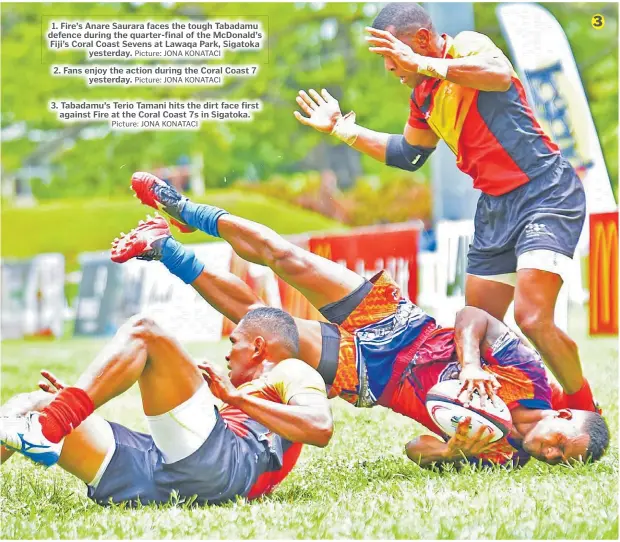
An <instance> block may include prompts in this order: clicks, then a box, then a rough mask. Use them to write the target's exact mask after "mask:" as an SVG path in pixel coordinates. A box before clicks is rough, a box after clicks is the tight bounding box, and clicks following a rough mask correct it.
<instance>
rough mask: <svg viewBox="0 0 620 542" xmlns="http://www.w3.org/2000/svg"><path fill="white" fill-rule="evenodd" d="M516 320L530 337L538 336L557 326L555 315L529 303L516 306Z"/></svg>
mask: <svg viewBox="0 0 620 542" xmlns="http://www.w3.org/2000/svg"><path fill="white" fill-rule="evenodd" d="M515 322H516V324H517V325H518V326H519V329H520V330H521V331H522V332H523V333H524V334H525V336H526V337H528V338H535V337H538V336H540V335H542V334H544V333H546V332H548V331H549V330H550V329H553V328H555V322H554V321H553V315H548V314H546V313H545V312H544V311H541V310H540V309H538V308H537V307H531V306H527V305H525V306H519V305H516V306H515Z"/></svg>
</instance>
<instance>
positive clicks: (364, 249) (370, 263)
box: [309, 225, 419, 303]
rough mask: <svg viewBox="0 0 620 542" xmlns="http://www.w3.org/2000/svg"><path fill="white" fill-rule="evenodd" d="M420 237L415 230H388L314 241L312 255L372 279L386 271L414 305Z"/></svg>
mask: <svg viewBox="0 0 620 542" xmlns="http://www.w3.org/2000/svg"><path fill="white" fill-rule="evenodd" d="M418 236H419V229H418V228H417V227H414V226H406V227H403V226H402V225H400V226H386V227H381V228H373V229H364V230H358V231H353V232H349V233H346V234H343V235H330V236H325V237H313V238H311V239H310V242H309V245H310V251H311V252H314V253H315V254H318V255H319V256H323V257H324V258H328V259H330V260H333V261H335V262H339V263H342V264H343V265H345V266H346V267H348V268H349V269H351V270H353V271H355V272H357V273H359V274H360V275H363V276H365V277H366V278H370V277H372V276H373V275H374V274H376V273H378V272H379V271H381V270H382V269H386V270H387V271H388V272H389V273H390V275H391V276H392V277H393V278H394V280H396V282H397V283H398V284H399V285H400V287H401V290H402V292H403V295H404V296H405V297H408V298H409V299H410V300H411V301H413V302H414V303H415V302H416V301H417V298H418V263H417V256H418Z"/></svg>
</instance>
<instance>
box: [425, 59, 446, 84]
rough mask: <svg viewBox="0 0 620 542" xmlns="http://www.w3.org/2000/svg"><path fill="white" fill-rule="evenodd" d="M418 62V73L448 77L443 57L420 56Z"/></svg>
mask: <svg viewBox="0 0 620 542" xmlns="http://www.w3.org/2000/svg"><path fill="white" fill-rule="evenodd" d="M419 62H420V63H419V64H418V73H419V74H421V75H428V76H429V77H434V78H435V79H445V78H446V77H448V63H447V62H446V61H445V59H443V58H429V57H427V56H420V57H419Z"/></svg>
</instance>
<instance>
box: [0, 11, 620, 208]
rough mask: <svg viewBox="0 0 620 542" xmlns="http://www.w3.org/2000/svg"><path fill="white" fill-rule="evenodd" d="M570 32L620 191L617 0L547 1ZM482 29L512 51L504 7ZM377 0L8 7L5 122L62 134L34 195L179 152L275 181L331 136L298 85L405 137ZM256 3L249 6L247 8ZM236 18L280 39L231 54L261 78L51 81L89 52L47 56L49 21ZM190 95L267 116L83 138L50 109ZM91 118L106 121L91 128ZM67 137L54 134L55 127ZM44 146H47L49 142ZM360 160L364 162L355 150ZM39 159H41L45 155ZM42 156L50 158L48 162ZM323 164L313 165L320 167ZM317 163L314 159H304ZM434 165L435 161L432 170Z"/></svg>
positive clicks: (15, 157)
mask: <svg viewBox="0 0 620 542" xmlns="http://www.w3.org/2000/svg"><path fill="white" fill-rule="evenodd" d="M544 5H545V7H546V8H547V9H549V10H550V11H551V12H552V13H553V15H554V16H555V17H557V19H558V20H559V22H560V23H561V25H562V27H563V28H564V29H565V31H566V34H567V36H568V39H569V41H570V44H571V47H572V49H573V52H574V54H575V58H576V60H577V64H578V66H579V68H580V72H581V75H582V79H583V81H584V85H585V89H586V93H587V94H588V97H589V99H590V105H591V109H592V113H593V116H594V121H595V123H596V126H597V129H598V133H599V137H600V139H601V143H602V146H603V152H604V155H605V159H606V163H607V167H608V170H609V172H610V176H611V178H612V183H613V185H614V187H615V186H616V185H617V181H618V154H617V153H618V144H617V127H618V99H617V96H618V47H617V30H618V7H617V5H616V4H613V3H594V4H588V3H560V4H553V3H549V4H544ZM474 6H475V15H476V27H477V29H478V30H479V31H481V32H483V33H486V34H488V35H489V36H490V37H491V38H492V39H493V40H495V41H496V42H497V43H498V44H499V45H500V46H502V48H503V49H504V50H506V51H507V48H506V46H505V42H504V40H503V38H502V36H501V34H500V31H499V26H498V23H497V18H496V15H495V8H496V6H497V4H494V3H475V4H474ZM378 7H379V4H376V3H366V4H365V3H320V4H316V3H285V4H282V3H257V4H252V8H251V10H248V7H247V5H246V4H243V3H233V2H228V3H197V4H183V3H154V4H152V3H143V4H137V3H126V2H125V3H123V2H117V3H94V2H93V3H43V4H37V3H3V4H2V7H1V10H2V23H1V24H2V51H1V61H2V77H1V83H2V88H1V91H0V92H1V93H0V97H1V100H2V115H1V124H2V126H3V127H6V126H8V125H11V124H13V123H17V122H24V123H25V124H26V127H27V129H29V130H44V131H45V134H46V135H47V136H50V135H52V136H53V137H55V138H57V139H59V140H60V142H61V144H60V145H59V149H58V152H55V153H51V154H50V156H51V159H50V160H51V164H50V165H51V167H52V181H51V185H50V186H42V183H41V182H35V191H36V194H37V197H41V198H49V197H54V198H56V197H66V196H81V195H85V194H99V195H106V196H114V195H120V194H122V193H124V192H123V191H124V189H125V184H126V182H125V180H124V176H123V175H119V172H120V171H121V170H124V171H128V170H131V169H147V170H148V169H153V168H155V167H158V166H160V165H162V164H171V163H175V162H176V161H177V160H178V158H179V156H180V155H186V156H195V155H201V156H202V159H203V162H204V164H205V182H206V185H207V186H210V187H223V186H228V184H227V183H230V182H232V181H235V180H236V179H247V178H250V179H252V180H261V179H262V180H264V179H268V178H270V177H271V176H273V175H275V174H282V173H290V172H292V171H297V170H299V169H300V165H299V164H300V163H301V162H302V161H303V160H304V159H305V158H306V157H307V156H308V155H309V153H310V152H311V151H312V150H313V149H315V148H316V147H317V145H318V144H319V143H320V142H322V143H324V144H326V145H327V146H328V147H329V146H332V145H336V142H335V141H330V140H329V139H328V138H326V137H325V136H324V135H321V134H318V133H316V132H315V131H314V130H312V129H310V128H308V127H305V126H302V125H300V124H299V123H298V122H297V121H296V120H295V119H294V117H293V115H292V111H293V110H294V109H295V108H296V104H295V95H296V93H297V92H298V90H299V89H301V88H305V89H307V88H309V87H316V88H319V87H325V88H328V89H329V90H330V91H331V92H332V94H333V95H334V96H336V97H337V98H338V99H340V102H341V106H342V109H343V111H349V110H351V109H354V110H355V111H356V113H357V118H358V121H359V122H360V123H361V124H362V125H364V126H368V127H370V128H372V129H374V130H378V131H386V132H391V133H398V132H400V131H401V130H402V126H403V124H404V121H405V119H406V117H407V114H408V95H409V92H410V91H409V89H407V88H406V87H404V86H402V85H399V84H398V82H397V80H396V79H395V78H394V77H393V76H391V75H389V74H387V73H386V72H385V70H384V68H383V62H382V61H381V59H380V58H378V57H377V56H376V55H373V54H371V53H369V52H368V50H367V44H366V42H365V40H364V32H363V27H364V26H365V25H366V24H368V23H369V22H370V21H372V19H373V17H374V15H375V14H376V13H377V10H378ZM248 12H249V13H248ZM596 12H599V13H602V14H604V15H605V17H606V19H607V24H606V26H605V28H604V29H602V30H598V31H597V30H594V29H593V28H592V27H591V25H590V19H591V16H592V14H594V13H596ZM220 14H225V15H226V16H228V17H230V18H238V19H245V20H250V19H252V18H255V16H258V15H260V16H261V18H260V20H261V21H263V22H265V24H268V35H269V47H268V49H267V48H265V49H264V50H263V51H261V52H259V53H252V52H237V53H230V54H228V56H227V58H225V59H224V60H225V61H226V62H232V63H253V62H256V63H258V64H260V71H259V74H258V76H256V77H250V78H245V79H233V80H230V81H229V82H228V83H227V84H226V85H225V86H223V87H222V88H207V89H205V88H201V87H192V86H187V87H186V86H178V87H90V88H89V87H87V86H86V84H85V83H84V82H83V81H82V80H81V79H79V78H73V77H52V76H51V74H50V67H51V65H52V64H54V63H73V62H75V63H79V62H83V61H84V54H83V53H82V52H80V51H69V52H63V53H55V52H51V51H47V49H46V47H45V43H44V42H43V43H42V39H41V32H42V29H43V31H45V29H46V28H47V23H49V20H50V19H51V18H52V17H54V16H56V17H58V16H60V15H63V16H65V17H67V18H81V19H86V18H88V17H91V18H92V17H94V16H97V17H99V18H102V17H104V16H106V17H109V18H114V17H124V18H126V20H131V19H137V20H143V19H144V18H146V17H147V16H148V17H151V18H153V17H160V18H168V19H172V18H180V19H187V18H188V17H194V18H203V17H217V16H218V15H220ZM190 97H195V98H200V99H205V98H224V97H225V98H227V99H231V100H234V99H241V98H245V99H260V100H262V102H263V111H262V112H260V113H258V114H257V116H256V117H255V119H256V120H255V121H254V122H252V123H215V122H211V123H204V124H203V125H202V128H201V129H200V130H198V131H196V132H164V131H158V132H156V131H152V132H141V133H126V132H116V133H109V134H108V135H107V136H105V137H103V138H97V139H91V140H84V139H81V138H79V137H77V135H76V134H77V131H78V130H79V126H78V125H76V124H73V125H72V124H66V125H62V124H60V123H59V122H58V121H57V120H56V119H55V115H53V114H52V113H51V112H49V111H48V109H47V102H48V101H49V100H51V99H53V98H75V99H82V98H87V99H91V100H95V99H102V98H108V99H136V98H142V99H152V100H155V99H166V98H172V99H188V98H190ZM93 126H95V127H98V126H102V125H101V124H94V125H93ZM54 130H57V131H58V133H56V134H54V133H53V131H54ZM45 145H47V143H45ZM40 147H41V144H39V143H37V142H34V141H29V140H28V139H26V138H22V139H16V140H7V141H3V142H2V156H3V170H4V172H5V173H6V172H9V173H10V172H15V171H16V170H17V169H18V168H19V167H20V166H21V165H23V164H24V162H25V161H27V160H29V161H33V160H34V159H35V157H34V156H33V153H36V152H40V151H41V148H40ZM355 160H357V157H356V158H355ZM35 161H36V160H35ZM42 163H47V160H46V159H43V162H42ZM324 165H325V164H324V163H323V164H321V165H319V164H314V165H311V166H310V169H322V168H323V166H324ZM304 167H306V166H304ZM361 167H362V169H363V173H365V174H367V175H380V176H381V177H382V178H383V177H387V175H389V173H388V172H387V168H385V167H384V166H382V165H381V164H379V163H376V162H374V161H373V160H371V159H367V158H362V160H361ZM427 171H428V169H425V170H424V173H425V174H426V172H427Z"/></svg>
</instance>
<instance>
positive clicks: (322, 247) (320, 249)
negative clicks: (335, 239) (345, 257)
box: [314, 243, 332, 260]
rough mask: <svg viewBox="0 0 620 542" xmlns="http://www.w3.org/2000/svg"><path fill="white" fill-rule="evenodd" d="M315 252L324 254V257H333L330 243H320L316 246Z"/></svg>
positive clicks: (320, 254) (329, 258)
mask: <svg viewBox="0 0 620 542" xmlns="http://www.w3.org/2000/svg"><path fill="white" fill-rule="evenodd" d="M314 253H315V254H318V255H319V256H322V257H323V258H327V259H328V260H331V259H332V246H331V244H330V243H319V244H317V245H316V247H315V248H314Z"/></svg>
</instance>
